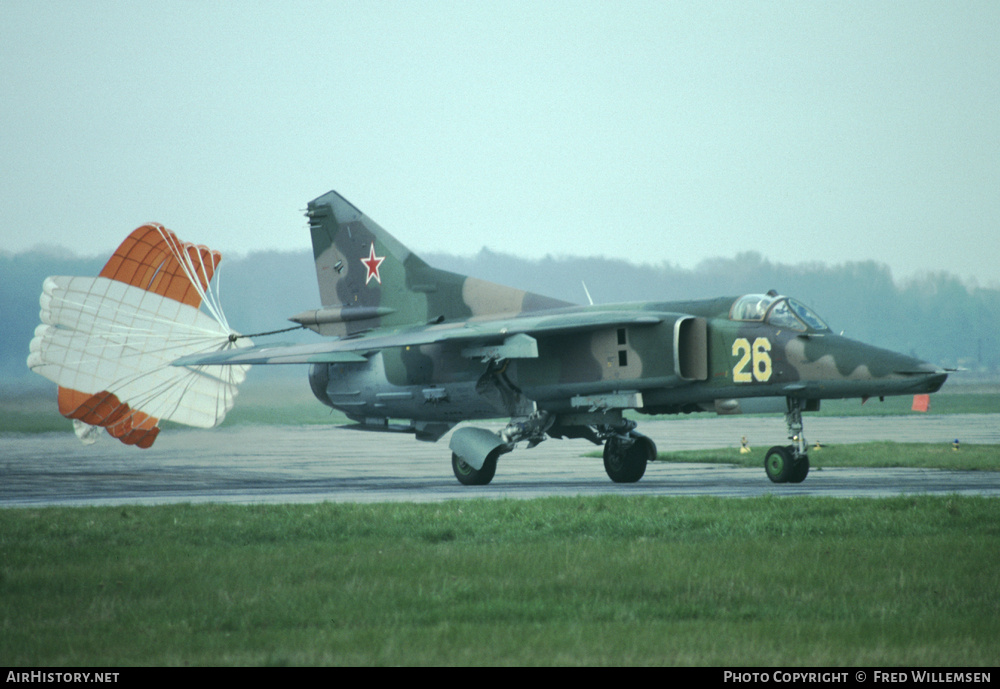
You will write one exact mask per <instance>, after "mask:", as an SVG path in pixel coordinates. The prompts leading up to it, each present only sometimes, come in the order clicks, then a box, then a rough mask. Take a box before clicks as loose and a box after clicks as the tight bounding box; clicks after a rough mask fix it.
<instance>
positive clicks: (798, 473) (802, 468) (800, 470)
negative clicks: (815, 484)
mask: <svg viewBox="0 0 1000 689" xmlns="http://www.w3.org/2000/svg"><path fill="white" fill-rule="evenodd" d="M808 475H809V456H808V455H803V456H801V457H799V458H798V459H797V460H796V461H795V465H794V466H793V467H792V475H791V476H789V477H788V482H789V483H802V482H803V481H805V480H806V476H808Z"/></svg>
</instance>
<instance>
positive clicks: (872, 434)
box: [0, 414, 1000, 507]
mask: <svg viewBox="0 0 1000 689" xmlns="http://www.w3.org/2000/svg"><path fill="white" fill-rule="evenodd" d="M997 419H998V417H997V416H996V415H986V414H968V415H936V416H933V415H932V416H917V415H913V416H899V417H851V418H825V417H821V418H807V420H806V428H805V431H806V437H807V438H808V440H809V441H810V443H812V442H816V441H820V442H822V443H824V444H828V445H833V444H846V443H855V442H864V441H869V440H892V441H899V442H927V443H942V444H946V443H951V441H952V440H954V439H955V438H959V439H960V440H961V441H962V442H963V443H966V444H1000V428H998V424H997ZM639 430H640V431H641V432H643V433H645V434H646V435H648V436H650V437H651V438H652V439H653V440H654V442H656V444H657V447H658V448H659V449H660V450H670V449H678V450H680V449H698V448H718V447H727V446H729V447H736V446H738V444H739V439H740V438H741V437H742V436H747V438H748V439H749V440H750V443H751V445H752V446H753V447H754V448H755V452H756V453H757V454H758V455H759V458H760V461H761V464H762V463H763V458H764V452H765V451H766V449H767V448H768V447H770V446H771V445H777V444H784V443H785V442H787V441H786V440H785V436H786V431H785V425H784V421H783V420H782V418H781V417H780V416H777V417H714V416H713V417H707V416H705V417H695V418H688V417H684V418H674V419H666V420H645V421H641V422H640V425H639ZM595 450H600V448H599V447H598V446H595V445H591V444H590V443H588V442H586V441H583V440H572V441H570V440H547V441H545V442H544V443H542V444H541V445H539V446H538V447H536V448H533V449H531V450H527V449H525V448H524V445H523V444H522V445H519V446H518V449H516V450H515V451H514V452H512V453H510V454H507V455H504V456H503V457H501V459H500V463H499V465H498V468H497V474H496V478H494V480H493V482H492V483H491V484H490V485H488V486H481V487H470V486H462V485H460V484H459V483H458V482H457V481H456V480H455V478H454V476H453V475H452V471H451V464H450V456H451V455H450V451H449V449H448V438H447V436H446V437H445V438H444V439H443V440H441V441H440V442H438V443H424V442H419V441H416V440H414V439H413V437H412V436H409V435H396V434H388V433H367V432H358V431H351V430H345V429H340V428H336V427H325V426H252V427H250V426H245V427H236V428H228V429H216V430H207V431H202V430H186V429H177V428H169V429H167V430H165V431H163V432H162V433H161V434H160V437H159V438H158V439H157V441H156V444H155V445H154V446H153V447H152V448H151V449H149V450H139V449H136V448H132V447H126V446H124V445H121V444H120V443H118V442H116V441H114V440H112V439H111V438H107V437H104V438H103V439H102V440H101V441H100V442H98V443H97V444H94V445H90V446H84V445H82V444H81V443H80V442H79V441H78V440H77V439H76V437H75V436H73V435H71V434H68V433H66V434H54V433H47V434H38V435H20V436H17V435H7V436H2V437H0V506H3V507H17V506H42V505H125V504H136V505H152V504H163V503H179V502H191V503H202V502H216V503H241V504H254V503H288V502H300V503H301V502H322V501H331V502H387V501H411V502H434V501H442V500H457V499H470V498H516V499H527V498H536V497H543V496H577V495H659V496H680V495H687V496H691V495H714V496H727V497H751V496H758V495H781V496H795V495H814V496H834V497H845V498H850V497H880V496H888V495H900V494H924V493H926V494H933V493H938V494H951V493H955V494H971V495H988V496H1000V472H986V471H983V472H966V471H940V470H930V469H837V468H824V467H823V466H822V453H821V452H818V453H813V454H812V455H811V460H812V464H813V471H812V472H811V473H810V474H809V477H808V478H807V479H806V480H805V482H803V483H801V484H798V485H791V484H782V485H776V484H773V483H771V482H770V481H769V480H768V479H767V477H766V476H765V474H764V470H763V466H761V467H760V468H754V469H745V468H736V467H730V466H722V465H705V464H673V463H671V464H665V463H663V464H661V463H652V464H650V465H649V468H648V469H647V471H646V475H645V476H644V477H643V479H642V480H641V481H640V482H638V483H636V484H627V485H623V484H615V483H612V482H611V481H610V480H609V479H608V478H607V475H606V474H605V473H604V466H603V464H602V461H601V459H600V458H599V457H584V456H583V455H584V454H585V453H588V452H593V451H595Z"/></svg>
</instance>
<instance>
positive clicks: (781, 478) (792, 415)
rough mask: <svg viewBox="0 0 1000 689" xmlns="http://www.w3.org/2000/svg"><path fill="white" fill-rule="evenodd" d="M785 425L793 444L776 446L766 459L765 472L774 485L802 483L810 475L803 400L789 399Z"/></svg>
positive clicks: (768, 452) (769, 451)
mask: <svg viewBox="0 0 1000 689" xmlns="http://www.w3.org/2000/svg"><path fill="white" fill-rule="evenodd" d="M785 423H786V424H788V438H789V440H791V441H792V443H793V444H792V445H784V446H783V445H775V446H774V447H772V448H771V449H770V450H768V451H767V455H766V456H765V457H764V471H765V472H766V473H767V477H768V478H769V479H771V481H773V482H774V483H802V482H803V481H805V480H806V476H808V475H809V455H808V453H807V450H806V439H805V436H804V435H803V434H802V400H800V399H798V398H795V397H789V398H788V412H787V413H786V414H785Z"/></svg>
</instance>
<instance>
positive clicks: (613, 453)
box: [599, 421, 656, 483]
mask: <svg viewBox="0 0 1000 689" xmlns="http://www.w3.org/2000/svg"><path fill="white" fill-rule="evenodd" d="M635 426H636V424H635V422H634V421H627V422H625V423H624V424H623V425H622V426H617V427H611V426H606V427H603V428H602V429H601V430H600V433H599V437H600V438H603V439H604V471H606V472H607V473H608V477H609V478H610V479H611V480H612V481H614V482H615V483H635V482H636V481H638V480H639V479H641V478H642V475H643V474H645V473H646V464H648V463H649V462H652V461H654V460H655V459H656V444H655V443H654V442H653V441H652V440H650V439H649V438H647V437H646V436H644V435H643V434H641V433H636V431H635V430H634V429H635Z"/></svg>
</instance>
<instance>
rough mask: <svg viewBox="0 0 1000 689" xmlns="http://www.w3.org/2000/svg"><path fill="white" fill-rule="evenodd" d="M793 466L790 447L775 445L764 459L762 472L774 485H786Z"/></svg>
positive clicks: (793, 460) (793, 459)
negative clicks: (765, 473)
mask: <svg viewBox="0 0 1000 689" xmlns="http://www.w3.org/2000/svg"><path fill="white" fill-rule="evenodd" d="M794 466H795V458H794V457H793V456H792V446H791V445H789V446H787V447H782V446H781V445H775V446H774V447H772V448H771V449H770V450H768V451H767V455H766V456H765V457H764V471H765V472H767V477H768V478H769V479H771V481H773V482H774V483H787V482H788V481H789V480H791V477H792V473H793V467H794ZM802 478H805V476H803V477H802Z"/></svg>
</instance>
